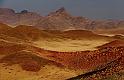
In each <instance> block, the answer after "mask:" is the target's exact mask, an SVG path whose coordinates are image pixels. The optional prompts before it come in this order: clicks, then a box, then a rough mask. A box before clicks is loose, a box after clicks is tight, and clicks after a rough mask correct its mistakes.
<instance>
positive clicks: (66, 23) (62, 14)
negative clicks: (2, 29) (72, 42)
mask: <svg viewBox="0 0 124 80" xmlns="http://www.w3.org/2000/svg"><path fill="white" fill-rule="evenodd" d="M0 22H1V23H5V24H7V25H10V26H18V25H28V26H36V27H38V28H40V29H44V30H79V29H86V30H104V29H117V28H124V20H90V19H88V18H85V17H78V16H72V15H70V14H69V13H68V12H67V11H66V10H65V8H63V7H62V8H60V9H58V10H56V11H55V12H51V13H49V14H48V15H47V16H41V15H40V14H37V13H35V12H29V11H27V10H23V11H21V12H19V13H16V12H15V11H14V10H12V9H8V8H0Z"/></svg>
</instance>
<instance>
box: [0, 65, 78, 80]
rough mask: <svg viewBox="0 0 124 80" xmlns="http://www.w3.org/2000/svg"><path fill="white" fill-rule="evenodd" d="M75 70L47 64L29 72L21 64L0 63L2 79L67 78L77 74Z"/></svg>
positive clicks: (51, 79)
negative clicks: (6, 64) (38, 69)
mask: <svg viewBox="0 0 124 80" xmlns="http://www.w3.org/2000/svg"><path fill="white" fill-rule="evenodd" d="M76 75H77V74H76V73H75V71H72V70H69V69H62V68H59V67H56V66H53V65H51V66H49V65H46V66H45V67H43V68H42V69H41V70H40V71H39V72H29V71H24V70H22V69H21V67H20V66H19V65H13V66H7V67H6V66H5V64H0V80H65V79H67V78H70V77H73V76H76Z"/></svg>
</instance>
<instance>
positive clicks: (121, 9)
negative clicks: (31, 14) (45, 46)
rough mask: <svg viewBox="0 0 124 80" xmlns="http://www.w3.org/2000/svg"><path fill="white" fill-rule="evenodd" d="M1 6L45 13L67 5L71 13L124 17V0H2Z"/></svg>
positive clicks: (114, 17)
mask: <svg viewBox="0 0 124 80" xmlns="http://www.w3.org/2000/svg"><path fill="white" fill-rule="evenodd" d="M0 7H6V8H12V9H14V10H16V11H21V10H24V9H27V10H30V11H37V12H38V13H40V14H42V15H45V14H48V13H49V12H51V11H53V10H56V9H59V8H60V7H65V8H66V9H67V10H68V12H69V13H71V14H72V15H77V16H84V17H88V18H93V19H124V0H0Z"/></svg>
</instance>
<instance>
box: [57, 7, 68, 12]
mask: <svg viewBox="0 0 124 80" xmlns="http://www.w3.org/2000/svg"><path fill="white" fill-rule="evenodd" d="M64 12H66V9H65V8H64V7H61V8H60V9H58V10H57V11H56V13H64Z"/></svg>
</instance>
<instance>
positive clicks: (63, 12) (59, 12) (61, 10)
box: [48, 7, 69, 16]
mask: <svg viewBox="0 0 124 80" xmlns="http://www.w3.org/2000/svg"><path fill="white" fill-rule="evenodd" d="M60 15H61V16H69V14H68V13H67V11H66V9H65V8H64V7H61V8H60V9H58V10H56V11H55V12H51V13H50V14H49V15H48V16H60Z"/></svg>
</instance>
